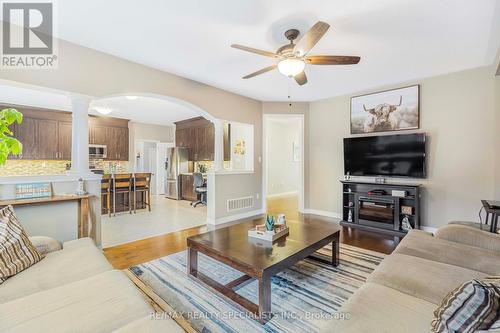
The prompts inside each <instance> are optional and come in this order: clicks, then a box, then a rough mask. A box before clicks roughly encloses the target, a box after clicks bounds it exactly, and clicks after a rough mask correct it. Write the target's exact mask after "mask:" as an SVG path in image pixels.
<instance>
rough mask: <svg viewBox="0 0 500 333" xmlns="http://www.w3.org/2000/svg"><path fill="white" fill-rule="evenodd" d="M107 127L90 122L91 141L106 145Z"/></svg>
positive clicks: (95, 143) (91, 142)
mask: <svg viewBox="0 0 500 333" xmlns="http://www.w3.org/2000/svg"><path fill="white" fill-rule="evenodd" d="M106 129H107V128H106V127H105V126H99V125H94V124H92V123H90V124H89V143H90V144H94V145H105V144H106V140H107V138H106Z"/></svg>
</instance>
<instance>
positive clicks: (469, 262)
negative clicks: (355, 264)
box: [325, 225, 500, 333]
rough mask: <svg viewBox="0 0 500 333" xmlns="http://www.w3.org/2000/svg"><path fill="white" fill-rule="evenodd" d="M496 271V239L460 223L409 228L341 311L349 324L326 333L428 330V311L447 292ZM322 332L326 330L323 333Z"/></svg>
mask: <svg viewBox="0 0 500 333" xmlns="http://www.w3.org/2000/svg"><path fill="white" fill-rule="evenodd" d="M499 273H500V235H495V234H491V233H488V232H485V231H481V230H477V229H473V228H470V227H466V226H461V225H447V226H444V227H441V228H440V229H438V230H437V231H436V233H435V235H434V236H433V235H432V234H429V233H426V232H423V231H420V230H412V231H411V232H410V233H409V234H408V235H407V236H406V237H405V238H404V239H403V240H402V241H401V243H400V244H399V245H398V247H397V248H396V250H395V251H394V252H393V254H391V255H390V256H388V257H386V258H385V259H384V260H383V261H382V263H381V264H380V265H379V266H378V267H377V268H376V269H375V271H374V272H373V273H372V274H371V275H370V277H369V278H368V281H367V283H366V284H365V285H363V286H362V287H361V288H360V289H358V290H357V291H356V292H355V293H354V294H353V295H352V296H351V297H350V298H349V299H348V300H347V302H346V303H344V304H343V305H342V307H341V308H340V310H339V311H340V312H344V313H349V314H350V319H348V320H334V321H332V322H331V323H329V324H330V325H329V327H328V329H327V330H326V331H328V332H352V333H354V332H355V333H363V332H369V333H379V332H387V333H392V332H394V333H401V332H415V333H417V332H418V333H422V332H430V326H431V320H432V318H433V312H434V310H435V309H436V308H437V307H438V305H439V304H440V302H441V300H442V299H443V298H444V297H445V296H446V295H447V294H448V292H450V291H451V290H452V289H454V288H455V287H457V286H458V285H460V284H461V283H463V282H465V281H468V280H470V279H473V278H482V277H485V276H490V275H498V274H499ZM326 331H325V332H326Z"/></svg>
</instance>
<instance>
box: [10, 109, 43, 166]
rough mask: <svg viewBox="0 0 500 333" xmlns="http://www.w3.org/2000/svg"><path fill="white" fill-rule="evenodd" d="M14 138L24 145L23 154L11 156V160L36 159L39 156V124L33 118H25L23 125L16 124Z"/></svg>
mask: <svg viewBox="0 0 500 333" xmlns="http://www.w3.org/2000/svg"><path fill="white" fill-rule="evenodd" d="M12 129H13V133H14V137H15V138H16V139H18V140H19V141H20V142H21V143H22V144H23V153H22V155H20V156H13V155H10V156H9V159H26V160H32V159H36V158H37V155H38V140H37V137H38V122H37V120H36V119H33V118H26V117H25V118H24V119H23V122H22V124H17V123H16V124H15V125H14V127H13V128H12Z"/></svg>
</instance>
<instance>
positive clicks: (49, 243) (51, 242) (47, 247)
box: [29, 236, 62, 255]
mask: <svg viewBox="0 0 500 333" xmlns="http://www.w3.org/2000/svg"><path fill="white" fill-rule="evenodd" d="M29 240H30V241H31V243H32V244H33V246H34V247H36V249H37V250H38V252H40V253H41V254H42V255H45V254H47V253H50V252H54V251H59V250H61V249H62V245H61V243H60V242H59V241H57V240H55V239H54V238H50V237H45V236H32V237H29Z"/></svg>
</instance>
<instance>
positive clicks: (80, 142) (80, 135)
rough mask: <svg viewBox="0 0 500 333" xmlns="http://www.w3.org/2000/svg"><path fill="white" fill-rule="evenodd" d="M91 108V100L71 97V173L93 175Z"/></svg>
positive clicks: (82, 97)
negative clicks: (90, 152) (91, 159)
mask: <svg viewBox="0 0 500 333" xmlns="http://www.w3.org/2000/svg"><path fill="white" fill-rule="evenodd" d="M89 106H90V98H87V97H84V96H72V97H71V112H72V113H73V122H72V131H71V133H72V134H71V173H73V174H79V175H82V176H84V175H88V174H91V172H90V169H89Z"/></svg>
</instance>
